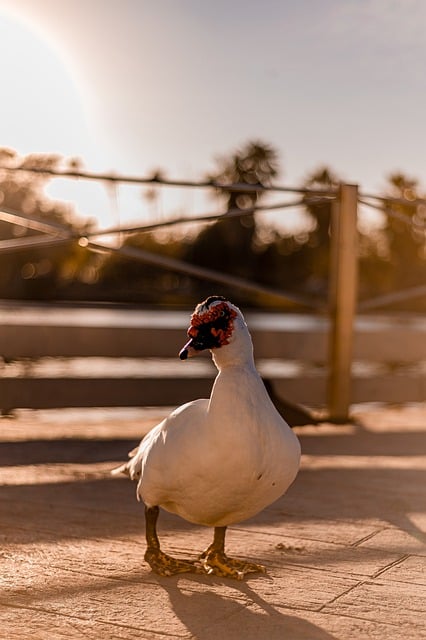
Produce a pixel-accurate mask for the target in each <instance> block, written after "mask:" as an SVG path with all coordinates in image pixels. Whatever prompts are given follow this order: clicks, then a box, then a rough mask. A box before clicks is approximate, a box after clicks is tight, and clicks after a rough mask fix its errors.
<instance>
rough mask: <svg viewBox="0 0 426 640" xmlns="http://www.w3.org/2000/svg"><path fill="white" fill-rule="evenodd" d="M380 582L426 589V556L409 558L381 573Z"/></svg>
mask: <svg viewBox="0 0 426 640" xmlns="http://www.w3.org/2000/svg"><path fill="white" fill-rule="evenodd" d="M380 580H381V581H386V580H392V581H397V582H408V583H410V584H413V585H414V584H417V585H422V586H424V587H426V558H425V557H424V556H409V557H408V558H405V559H404V560H402V561H401V562H398V563H396V564H394V565H392V566H391V567H389V569H387V570H386V571H384V572H383V573H381V574H380ZM425 618H426V607H425Z"/></svg>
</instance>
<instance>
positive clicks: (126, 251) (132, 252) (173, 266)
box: [0, 211, 324, 310]
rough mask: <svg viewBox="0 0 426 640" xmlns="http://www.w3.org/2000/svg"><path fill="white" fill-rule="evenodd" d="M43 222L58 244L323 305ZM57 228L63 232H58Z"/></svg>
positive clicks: (35, 223) (31, 221)
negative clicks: (74, 243)
mask: <svg viewBox="0 0 426 640" xmlns="http://www.w3.org/2000/svg"><path fill="white" fill-rule="evenodd" d="M3 213H6V216H8V217H9V218H12V219H13V224H18V225H21V226H24V227H29V228H35V229H38V230H40V229H39V227H40V220H38V219H36V218H33V217H32V216H28V215H26V214H21V213H17V212H14V213H13V215H12V214H11V213H10V212H8V213H7V212H3V211H0V219H1V217H2V214H3ZM43 226H44V231H45V232H46V233H50V234H51V235H53V236H56V238H52V237H49V239H48V240H49V241H50V244H51V245H54V244H60V243H62V242H64V241H73V240H74V241H78V242H79V244H80V246H81V247H84V248H87V249H91V250H92V251H97V252H102V253H118V254H120V255H123V256H125V257H128V258H133V259H135V260H139V261H141V262H144V263H147V264H152V265H155V266H158V267H161V268H163V269H170V270H172V271H176V272H178V273H185V274H187V275H190V276H193V277H196V278H200V279H202V280H211V281H213V282H220V283H221V284H225V285H227V286H233V287H235V288H237V289H238V288H239V289H241V290H243V291H249V292H251V293H256V294H258V295H259V294H261V295H266V296H269V297H273V298H275V299H280V300H286V301H290V302H293V303H296V304H300V305H303V306H305V307H311V308H314V309H318V310H323V309H324V305H323V304H322V303H319V302H317V301H312V300H311V299H310V298H307V297H304V296H299V295H297V294H293V293H286V292H284V291H281V290H278V289H274V288H271V287H265V286H263V285H261V284H257V283H253V282H250V281H248V280H245V279H244V278H239V277H237V276H233V275H230V274H224V273H221V272H219V271H215V270H213V269H207V268H205V267H199V266H196V265H192V264H190V263H189V262H185V261H184V260H178V259H176V258H170V257H168V256H163V255H160V254H157V253H153V252H151V251H146V250H145V249H140V248H138V247H129V246H126V245H123V246H121V247H111V246H109V245H105V244H101V243H99V242H93V241H92V240H90V239H89V238H88V237H87V236H84V235H83V236H81V235H79V234H76V233H75V232H74V233H73V232H72V231H70V229H69V228H67V227H66V226H65V225H60V224H58V223H52V224H51V223H49V222H43ZM58 231H60V232H62V233H61V234H58Z"/></svg>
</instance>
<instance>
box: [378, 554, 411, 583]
mask: <svg viewBox="0 0 426 640" xmlns="http://www.w3.org/2000/svg"><path fill="white" fill-rule="evenodd" d="M410 555H411V554H409V553H406V554H404V555H403V556H401V557H400V558H398V559H397V560H394V561H393V562H390V563H389V564H388V565H386V566H385V567H382V568H381V569H379V570H378V571H377V572H376V573H375V574H374V575H372V576H371V577H372V579H373V580H375V579H376V578H378V577H379V576H381V575H382V574H383V573H386V571H389V569H392V568H393V567H397V566H398V565H399V564H402V563H403V562H404V561H405V560H407V558H409V557H410Z"/></svg>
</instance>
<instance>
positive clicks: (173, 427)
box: [111, 399, 209, 480]
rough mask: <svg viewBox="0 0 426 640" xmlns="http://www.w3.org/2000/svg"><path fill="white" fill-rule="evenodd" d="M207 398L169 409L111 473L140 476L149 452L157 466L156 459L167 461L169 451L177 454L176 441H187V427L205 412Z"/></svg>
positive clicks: (179, 442) (162, 464)
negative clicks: (126, 460)
mask: <svg viewBox="0 0 426 640" xmlns="http://www.w3.org/2000/svg"><path fill="white" fill-rule="evenodd" d="M208 402H209V401H208V400H206V399H199V400H193V401H192V402H188V403H186V404H184V405H182V406H180V407H178V408H177V409H175V410H174V411H172V413H171V414H170V415H169V416H167V418H165V419H164V420H163V421H162V422H160V423H159V424H157V425H156V426H155V427H153V429H151V431H149V432H148V433H147V434H146V436H145V437H144V438H143V439H142V440H141V442H140V443H139V445H138V446H137V447H135V448H134V449H132V451H130V452H129V458H130V460H129V461H128V462H125V463H124V464H122V465H120V466H119V467H117V468H115V469H113V470H112V471H111V473H112V475H119V474H124V475H126V476H129V477H130V479H131V480H139V479H140V477H141V475H142V467H143V466H145V461H146V459H147V457H148V455H149V454H151V458H154V459H155V461H156V466H157V464H158V463H160V465H161V466H164V465H166V464H167V460H166V458H168V457H169V456H170V455H172V456H176V457H179V449H180V446H179V445H180V444H182V442H183V441H185V444H187V437H188V434H187V431H188V430H189V431H192V429H197V424H199V423H200V421H202V419H203V417H204V416H205V414H206V412H207V406H208ZM161 458H162V459H161Z"/></svg>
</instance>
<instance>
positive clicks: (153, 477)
mask: <svg viewBox="0 0 426 640" xmlns="http://www.w3.org/2000/svg"><path fill="white" fill-rule="evenodd" d="M233 309H235V311H236V313H237V315H236V318H235V321H234V329H233V333H232V338H231V339H230V341H229V343H228V344H227V345H226V346H224V347H221V348H220V349H213V350H212V354H213V360H214V362H215V364H216V366H217V368H218V370H219V372H218V375H217V377H216V380H215V383H214V386H213V390H212V393H211V397H210V399H209V400H207V399H201V400H195V401H193V402H189V403H188V404H185V405H183V406H181V407H179V408H178V409H176V410H175V411H173V413H171V414H170V415H169V416H168V417H167V418H166V419H165V420H163V422H161V423H160V424H158V425H157V426H156V427H155V428H154V429H153V430H152V431H151V432H150V433H149V434H148V435H147V436H146V437H145V438H144V439H143V440H142V442H141V443H140V445H139V447H138V449H137V451H136V452H135V455H134V456H133V458H132V459H131V460H130V461H129V462H128V463H127V465H126V472H127V473H128V474H129V475H130V477H131V478H132V479H134V480H138V485H137V495H138V499H142V500H143V502H144V503H145V505H146V506H147V507H150V506H154V505H156V506H160V507H163V508H164V509H166V510H167V511H171V512H172V513H176V514H178V515H180V516H181V517H182V518H185V519H186V520H189V521H190V522H194V523H197V524H202V525H207V526H214V527H221V526H226V525H229V524H232V523H235V522H240V521H242V520H245V519H247V518H250V517H251V516H253V515H255V514H256V513H258V512H259V511H260V510H262V509H263V508H264V507H266V506H267V505H268V504H270V503H272V502H274V501H275V500H276V499H277V498H279V497H280V496H281V495H282V494H283V493H284V492H285V491H286V490H287V489H288V487H289V486H290V484H291V483H292V482H293V480H294V478H295V477H296V474H297V471H298V468H299V462H300V445H299V441H298V439H297V437H296V436H295V434H294V433H293V431H292V430H291V429H290V427H289V426H288V425H287V423H286V422H285V421H284V420H283V419H282V417H281V416H280V414H279V413H278V412H277V410H276V409H275V407H274V405H273V404H272V402H271V400H270V398H269V396H268V394H267V392H266V389H265V387H264V385H263V382H262V380H261V378H260V376H259V374H258V372H257V371H256V368H255V364H254V360H253V347H252V342H251V338H250V334H249V332H248V329H247V326H246V324H245V322H244V319H243V317H242V315H241V313H240V311H239V310H238V309H237V308H236V307H233ZM121 470H123V469H121Z"/></svg>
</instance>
